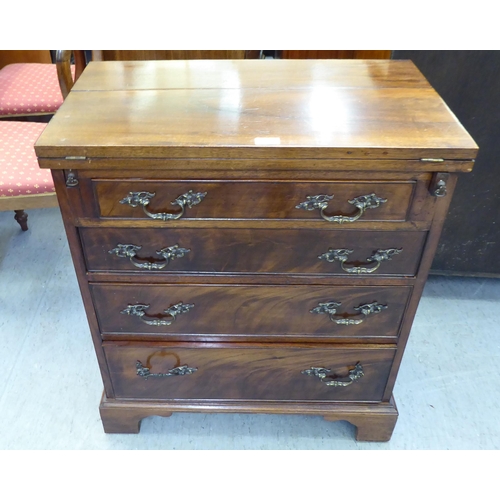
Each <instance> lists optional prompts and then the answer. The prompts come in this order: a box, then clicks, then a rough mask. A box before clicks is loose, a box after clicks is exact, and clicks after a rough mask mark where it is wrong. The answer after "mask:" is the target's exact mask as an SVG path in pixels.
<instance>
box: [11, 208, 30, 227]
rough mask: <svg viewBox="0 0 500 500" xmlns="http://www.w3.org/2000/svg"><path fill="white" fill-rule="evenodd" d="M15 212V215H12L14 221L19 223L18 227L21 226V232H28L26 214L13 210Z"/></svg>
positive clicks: (22, 211)
mask: <svg viewBox="0 0 500 500" xmlns="http://www.w3.org/2000/svg"><path fill="white" fill-rule="evenodd" d="M14 212H16V215H14V219H16V220H17V222H19V225H20V226H21V229H22V230H23V231H27V230H28V214H27V213H26V212H25V211H24V210H14Z"/></svg>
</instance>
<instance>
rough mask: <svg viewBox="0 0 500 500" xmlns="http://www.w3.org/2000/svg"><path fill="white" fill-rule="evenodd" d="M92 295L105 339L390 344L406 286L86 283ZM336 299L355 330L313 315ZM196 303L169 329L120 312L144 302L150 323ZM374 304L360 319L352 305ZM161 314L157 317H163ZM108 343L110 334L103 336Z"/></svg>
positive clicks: (340, 313) (339, 315)
mask: <svg viewBox="0 0 500 500" xmlns="http://www.w3.org/2000/svg"><path fill="white" fill-rule="evenodd" d="M91 290H92V296H93V300H94V304H95V309H96V312H97V315H98V318H99V325H100V329H101V332H102V333H103V334H116V336H117V338H119V336H120V335H122V334H127V333H133V334H134V336H136V337H137V338H139V337H143V336H142V335H141V334H150V336H151V337H157V338H159V337H164V338H168V337H172V336H173V337H175V339H174V338H171V340H179V339H180V337H179V336H178V335H177V334H186V336H187V337H188V338H187V339H189V340H196V339H197V337H200V340H206V339H207V338H208V337H210V338H211V339H215V338H216V337H218V336H220V337H221V339H222V340H225V337H228V336H229V337H233V336H234V337H249V336H250V337H255V338H256V339H258V338H259V337H282V338H281V340H284V338H289V337H295V338H299V339H302V340H303V341H307V340H311V339H313V338H315V337H319V338H322V337H323V338H325V337H326V338H344V337H353V338H375V337H380V338H391V339H392V340H395V339H396V337H397V335H398V331H399V325H400V323H401V318H402V317H403V313H404V310H405V308H406V303H407V300H408V297H409V294H410V291H411V288H410V287H362V286H360V287H338V286H337V287H335V286H331V287H328V286H317V285H315V286H262V285H258V286H229V285H225V286H206V285H198V286H193V285H191V286H179V285H168V286H153V285H151V286H147V285H142V286H140V285H137V284H130V285H123V284H120V285H111V284H108V285H104V284H92V285H91ZM329 301H334V302H341V306H340V307H339V308H338V311H337V314H336V316H335V317H336V318H350V319H360V318H361V319H363V322H362V323H361V324H359V325H349V326H346V325H338V324H336V323H334V322H332V321H331V320H330V318H329V316H328V315H327V314H313V313H311V310H312V309H314V308H315V307H317V306H318V304H319V303H322V302H329ZM179 302H183V303H184V304H194V307H193V308H192V309H191V310H190V311H189V312H187V313H185V314H181V315H179V316H178V317H177V318H176V320H175V321H174V322H173V323H172V324H171V325H169V326H150V325H147V324H146V323H144V322H143V321H141V319H140V318H139V317H137V316H129V315H126V314H121V311H123V310H124V309H125V308H126V307H127V306H128V305H129V304H130V305H133V304H147V305H149V306H150V307H149V309H148V311H147V315H148V316H149V317H151V318H152V319H153V318H155V317H162V318H166V319H169V315H168V314H165V313H163V311H164V310H165V309H167V308H169V307H171V306H173V305H174V304H177V303H179ZM373 302H378V304H382V305H386V306H387V309H385V310H383V311H381V312H380V313H377V314H371V315H368V316H366V317H365V316H363V315H361V314H360V313H359V312H357V311H356V310H355V309H354V308H355V307H359V306H360V305H363V304H369V303H373ZM162 313H163V314H162ZM107 338H109V335H107Z"/></svg>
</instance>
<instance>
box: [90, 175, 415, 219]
mask: <svg viewBox="0 0 500 500" xmlns="http://www.w3.org/2000/svg"><path fill="white" fill-rule="evenodd" d="M92 182H93V187H94V192H95V196H96V199H97V203H98V214H99V217H101V218H117V219H149V220H160V221H161V220H175V219H180V218H182V219H267V220H269V219H291V220H293V219H295V220H302V219H312V220H314V219H316V220H326V221H328V222H330V223H332V224H339V223H340V224H349V223H353V222H355V221H357V220H360V221H361V220H363V221H392V222H396V221H406V220H407V218H408V213H409V209H410V206H411V203H412V200H413V193H414V190H415V189H414V188H415V184H416V183H415V181H394V182H391V181H387V182H381V181H372V182H348V181H333V182H302V181H297V182H291V181H273V182H269V181H260V182H259V181H214V180H210V181H202V180H192V181H164V180H119V179H117V180H104V179H103V180H100V179H96V180H93V181H92Z"/></svg>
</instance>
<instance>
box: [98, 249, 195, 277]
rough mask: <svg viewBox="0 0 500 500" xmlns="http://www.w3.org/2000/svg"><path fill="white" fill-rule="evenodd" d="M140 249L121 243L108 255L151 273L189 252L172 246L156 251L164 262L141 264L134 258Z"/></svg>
mask: <svg viewBox="0 0 500 500" xmlns="http://www.w3.org/2000/svg"><path fill="white" fill-rule="evenodd" d="M141 248H142V247H141V246H138V245H127V244H126V245H122V244H121V243H118V245H117V247H116V248H113V250H109V252H108V253H110V254H115V255H116V256H118V257H127V258H129V259H130V262H132V264H134V266H135V267H138V268H139V269H147V270H148V271H152V270H159V269H163V268H164V267H165V266H166V265H167V264H168V263H169V262H170V261H171V260H174V259H180V258H181V257H184V255H186V254H187V253H188V252H190V251H191V250H190V249H189V248H179V245H174V246H172V247H167V248H162V249H161V250H157V251H156V253H157V254H158V255H161V256H162V257H163V259H164V260H161V261H158V262H141V261H139V260H136V258H135V257H136V255H137V252H138V251H139V250H140V249H141Z"/></svg>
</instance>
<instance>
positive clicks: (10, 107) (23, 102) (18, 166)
mask: <svg viewBox="0 0 500 500" xmlns="http://www.w3.org/2000/svg"><path fill="white" fill-rule="evenodd" d="M69 52H71V51H58V57H59V53H64V58H63V57H62V56H61V60H60V61H58V65H57V67H56V65H54V64H37V63H25V64H20V65H18V64H11V65H9V66H11V67H12V66H15V68H9V66H5V67H4V68H2V69H1V70H0V115H2V116H1V118H4V117H9V118H15V119H16V120H18V119H19V120H21V119H22V118H23V117H26V116H39V115H43V114H53V113H54V112H55V111H56V110H57V108H58V107H59V106H60V105H61V104H62V102H63V95H64V97H66V95H67V92H68V91H69V90H68V87H69V88H71V85H72V81H73V79H76V76H79V75H80V74H81V72H82V71H83V68H84V66H85V59H84V55H83V51H74V52H75V62H76V69H75V70H73V71H72V70H71V66H70V64H69V55H68V53H69ZM19 66H24V67H25V68H24V69H23V68H20V67H19ZM27 66H31V68H26V67H27ZM36 66H47V67H50V71H46V70H45V69H43V70H39V68H36ZM5 70H8V71H5ZM2 72H3V73H2ZM73 75H75V76H74V77H73ZM63 78H64V79H63ZM33 79H35V80H36V81H34V80H33ZM54 79H55V82H56V85H57V92H55V91H54V88H53V82H54ZM15 82H17V87H16V84H15ZM40 97H42V98H40ZM2 106H3V109H2ZM3 113H5V114H3ZM16 113H17V114H16ZM45 127H46V123H35V122H28V121H12V119H10V120H1V119H0V211H4V210H13V211H14V212H15V216H14V218H15V219H16V220H17V222H18V223H19V224H20V226H21V229H22V230H23V231H27V230H28V225H27V219H28V216H27V214H26V213H25V212H24V210H26V209H31V208H48V207H56V206H57V205H58V203H57V198H56V194H55V190H54V184H53V181H52V176H51V173H50V171H49V170H43V169H40V168H39V167H38V161H37V158H36V155H35V150H34V145H35V142H36V140H37V139H38V137H39V136H40V134H41V133H42V131H43V129H44V128H45Z"/></svg>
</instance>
